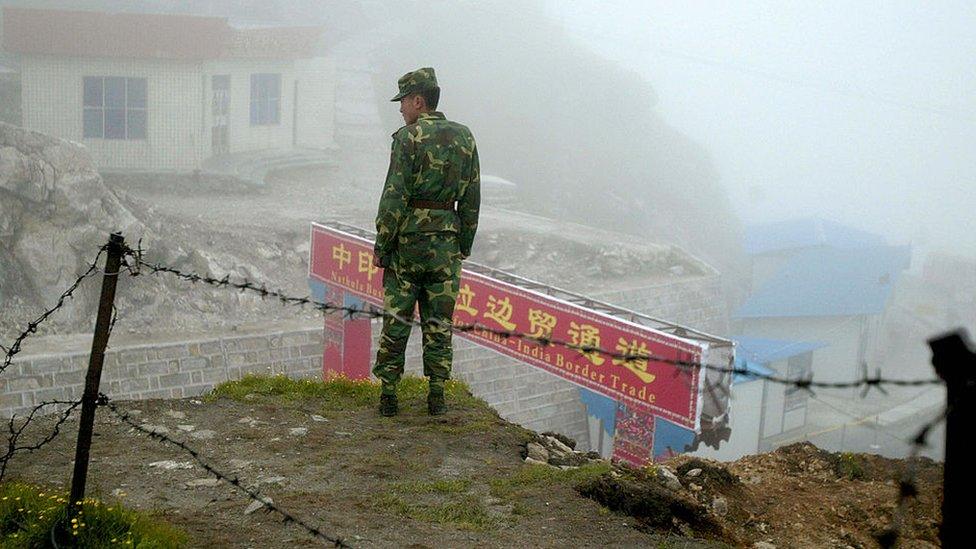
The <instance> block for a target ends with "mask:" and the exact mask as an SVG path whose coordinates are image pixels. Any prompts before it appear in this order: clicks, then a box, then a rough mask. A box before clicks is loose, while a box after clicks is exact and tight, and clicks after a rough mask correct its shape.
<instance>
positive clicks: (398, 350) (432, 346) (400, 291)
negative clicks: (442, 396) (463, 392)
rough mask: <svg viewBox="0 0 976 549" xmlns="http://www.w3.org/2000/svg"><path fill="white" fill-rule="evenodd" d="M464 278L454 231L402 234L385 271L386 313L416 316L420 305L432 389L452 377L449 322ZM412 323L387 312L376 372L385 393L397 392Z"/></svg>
mask: <svg viewBox="0 0 976 549" xmlns="http://www.w3.org/2000/svg"><path fill="white" fill-rule="evenodd" d="M460 277H461V253H460V252H459V251H458V241H457V236H456V235H455V234H454V233H411V234H407V235H402V236H400V237H399V239H398V241H397V249H396V251H395V252H394V254H393V257H392V258H391V262H390V266H389V267H387V268H386V270H385V271H384V272H383V293H384V295H383V302H384V309H385V310H386V311H387V312H391V313H394V314H395V315H397V316H398V317H400V318H405V319H412V318H413V317H414V310H415V307H419V309H420V321H421V332H422V334H423V353H424V375H425V376H427V378H428V379H429V380H430V387H431V391H433V392H437V391H438V390H440V391H443V388H444V382H445V381H447V380H448V379H450V378H451V362H452V360H453V349H452V345H451V335H452V334H451V330H450V325H451V322H452V319H453V317H454V302H455V300H456V299H457V293H458V287H459V285H460ZM410 328H411V326H410V324H406V323H404V322H401V321H399V320H396V319H393V318H390V317H385V318H384V319H383V334H382V336H380V343H379V349H378V350H377V352H376V364H375V365H374V366H373V375H375V376H376V377H377V378H378V379H379V380H380V381H381V382H382V383H383V393H385V394H394V393H395V392H396V384H397V382H399V381H400V377H401V376H402V375H403V364H404V353H405V351H406V348H407V340H408V339H409V337H410Z"/></svg>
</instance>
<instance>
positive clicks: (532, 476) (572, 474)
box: [489, 462, 610, 500]
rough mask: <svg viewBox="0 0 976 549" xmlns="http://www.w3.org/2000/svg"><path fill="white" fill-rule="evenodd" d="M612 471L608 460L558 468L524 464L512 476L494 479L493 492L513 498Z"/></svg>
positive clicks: (577, 482) (497, 495)
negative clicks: (573, 467)
mask: <svg viewBox="0 0 976 549" xmlns="http://www.w3.org/2000/svg"><path fill="white" fill-rule="evenodd" d="M609 471H610V464H609V463H606V462H601V463H588V464H586V465H583V466H582V467H579V468H576V469H567V470H565V471H564V470H562V469H557V468H555V467H549V466H548V465H523V466H522V467H521V468H519V469H518V470H517V471H516V472H515V473H513V474H512V475H510V476H507V477H502V478H496V479H492V480H491V481H490V482H489V485H490V486H491V494H492V495H493V496H495V497H498V498H503V499H507V500H511V499H513V498H517V497H518V496H520V495H522V494H525V493H527V492H536V491H538V490H539V489H545V488H548V487H551V486H556V485H570V486H576V485H577V484H580V483H582V482H584V481H587V480H590V479H594V478H597V477H599V476H600V475H603V474H605V473H607V472H609Z"/></svg>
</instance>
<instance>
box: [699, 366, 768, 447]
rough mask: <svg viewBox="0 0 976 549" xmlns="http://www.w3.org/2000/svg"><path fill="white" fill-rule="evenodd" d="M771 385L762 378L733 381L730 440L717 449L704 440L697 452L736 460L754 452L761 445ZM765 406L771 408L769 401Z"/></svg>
mask: <svg viewBox="0 0 976 549" xmlns="http://www.w3.org/2000/svg"><path fill="white" fill-rule="evenodd" d="M768 385H769V384H768V383H767V382H766V381H763V380H760V379H756V380H752V381H747V382H744V383H738V384H735V385H733V386H732V390H731V394H732V409H731V413H730V416H729V427H730V428H731V429H732V434H731V435H730V436H729V440H728V441H726V442H723V443H722V444H721V445H720V447H719V449H718V450H715V449H712V448H709V447H708V446H706V445H704V444H702V445H701V446H699V447H698V450H697V451H696V452H694V455H696V456H700V457H704V458H710V459H716V460H719V461H734V460H736V459H739V458H740V457H742V456H747V455H750V454H755V453H756V452H757V450H758V448H759V430H760V426H761V423H762V416H763V405H764V404H763V403H764V400H763V392H764V388H765V387H767V386H768ZM766 408H767V409H768V408H769V406H768V404H767V405H766ZM780 411H782V408H780Z"/></svg>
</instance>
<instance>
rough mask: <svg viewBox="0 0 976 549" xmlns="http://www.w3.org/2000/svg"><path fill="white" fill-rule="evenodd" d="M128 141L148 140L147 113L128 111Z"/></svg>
mask: <svg viewBox="0 0 976 549" xmlns="http://www.w3.org/2000/svg"><path fill="white" fill-rule="evenodd" d="M125 114H126V117H125V118H126V134H125V136H126V139H145V138H146V111H144V110H138V109H137V110H129V111H126V113H125Z"/></svg>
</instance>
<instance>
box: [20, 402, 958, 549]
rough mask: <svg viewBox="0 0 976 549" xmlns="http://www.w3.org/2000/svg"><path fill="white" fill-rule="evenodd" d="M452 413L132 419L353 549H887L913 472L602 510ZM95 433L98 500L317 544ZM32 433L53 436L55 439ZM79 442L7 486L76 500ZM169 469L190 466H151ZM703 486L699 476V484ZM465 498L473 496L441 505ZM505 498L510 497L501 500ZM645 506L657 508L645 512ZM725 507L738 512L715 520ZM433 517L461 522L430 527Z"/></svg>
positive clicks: (495, 423)
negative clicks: (719, 504) (763, 548)
mask: <svg viewBox="0 0 976 549" xmlns="http://www.w3.org/2000/svg"><path fill="white" fill-rule="evenodd" d="M451 404H452V406H451V410H450V411H449V412H448V414H447V415H446V416H443V417H439V418H431V417H429V416H428V415H427V414H426V410H425V408H424V402H423V400H422V399H420V398H415V399H412V400H408V401H406V402H404V401H402V400H401V414H400V415H399V416H398V417H396V418H382V417H380V416H379V415H378V414H377V413H376V412H375V411H374V410H373V408H372V407H371V406H370V407H365V406H358V407H347V408H345V409H338V408H336V407H335V406H333V405H331V404H330V403H329V402H328V401H325V400H321V399H306V400H301V401H281V400H280V399H279V398H278V397H270V396H263V395H250V396H249V397H248V398H247V399H246V400H244V401H237V400H231V399H228V398H216V399H212V398H205V399H202V400H196V399H185V400H170V401H142V402H125V403H121V404H120V406H121V407H122V408H123V409H125V410H128V411H131V412H132V413H133V414H134V416H133V417H134V419H136V420H137V421H138V422H140V423H142V424H144V425H148V426H152V427H151V428H156V429H158V428H159V427H164V428H165V429H166V430H167V435H169V436H172V437H173V438H175V439H178V440H182V441H185V442H186V443H187V444H188V445H189V446H191V447H193V448H195V449H197V450H199V451H200V453H201V455H203V456H206V458H205V459H206V460H207V461H208V462H209V463H210V464H211V465H213V466H214V467H216V468H217V469H218V470H222V471H225V472H227V473H230V474H231V475H236V476H239V478H240V479H241V480H242V481H243V482H244V483H245V484H250V485H256V486H258V487H259V490H260V492H261V493H262V494H264V495H266V496H270V497H271V498H272V499H273V501H274V502H275V504H277V505H279V506H281V507H282V508H284V509H286V510H287V511H289V512H291V513H293V514H294V515H296V516H298V517H301V518H303V519H305V520H307V521H309V522H310V523H312V524H314V525H316V526H318V527H320V528H321V529H322V530H323V531H325V532H326V533H328V534H331V535H337V536H341V537H342V538H344V539H345V540H347V541H348V542H349V543H350V544H352V545H353V546H356V547H387V546H410V547H444V546H448V547H457V546H476V547H479V546H480V547H510V546H530V547H535V546H540V547H556V546H566V545H570V544H572V545H574V546H584V547H597V546H600V547H602V546H622V547H636V546H641V547H648V546H658V547H719V546H726V544H728V545H732V546H742V547H749V546H752V545H753V544H754V543H756V542H767V543H772V544H774V545H775V546H776V547H838V548H846V547H854V548H861V547H875V546H876V542H875V541H874V537H873V536H874V535H875V534H877V533H878V532H880V531H882V530H884V529H885V528H887V527H889V526H890V525H891V519H892V513H893V512H894V509H895V501H896V494H897V490H898V488H897V483H896V481H895V479H897V478H900V476H901V475H902V474H903V472H904V467H905V462H904V461H903V460H889V459H884V458H880V457H878V456H872V455H863V454H857V455H846V456H840V455H834V454H829V453H827V452H823V451H821V450H819V449H817V448H816V447H814V446H812V445H809V444H797V445H793V446H790V447H786V448H783V449H780V450H778V451H776V452H772V453H769V454H762V455H756V456H748V457H745V458H743V459H741V460H739V461H736V462H733V463H729V464H718V463H714V462H705V461H702V460H696V459H693V458H689V457H685V456H682V457H679V458H676V459H675V460H672V461H671V462H669V463H667V464H665V467H668V468H669V470H672V471H674V472H676V474H677V475H678V477H679V479H680V480H681V484H682V488H681V490H679V491H676V492H675V491H670V490H665V489H663V487H661V486H660V480H659V478H658V476H657V475H656V474H653V473H649V471H651V470H638V471H635V470H628V469H622V468H616V469H614V470H612V471H611V472H610V473H607V474H605V475H604V476H603V477H596V479H595V480H592V479H591V480H592V482H593V483H597V484H599V483H602V484H603V485H604V486H608V487H609V488H611V490H609V491H605V494H604V495H603V496H602V497H601V496H600V495H599V494H596V493H595V492H594V490H593V489H592V486H591V487H590V488H589V489H587V488H586V484H587V481H586V479H584V480H583V481H582V484H581V483H580V479H574V478H573V477H571V476H567V477H563V478H556V479H554V480H548V481H539V480H538V479H537V478H536V477H537V475H531V474H526V471H529V472H531V470H533V469H536V468H539V467H542V468H545V467H547V466H539V465H526V464H525V463H524V462H523V456H524V454H525V444H526V443H527V442H529V441H531V440H533V439H535V436H536V435H534V434H533V433H531V432H529V431H526V430H524V429H522V428H520V427H518V426H516V425H512V424H510V423H508V422H506V421H504V420H502V419H501V418H499V417H498V416H497V414H496V413H494V412H493V411H492V410H491V409H490V408H488V407H487V406H485V405H483V404H481V403H480V402H478V401H475V400H474V399H470V400H469V401H467V402H465V403H463V404H461V403H458V402H454V401H452V402H451ZM313 414H314V415H318V416H320V417H319V418H313V417H312V416H313ZM97 417H98V422H97V425H96V436H95V439H94V441H95V442H94V446H93V449H92V456H93V458H92V464H91V473H90V477H89V487H90V488H89V494H95V495H98V496H99V497H101V498H103V499H105V500H107V501H113V502H114V501H120V502H123V503H124V504H126V505H128V506H132V507H135V508H139V509H143V510H147V511H151V512H154V513H156V514H158V516H159V517H160V518H161V519H162V520H166V521H167V522H170V523H172V524H174V525H176V526H178V527H180V528H182V529H185V530H186V531H187V532H188V533H189V537H190V539H191V540H192V542H191V545H192V546H194V547H204V546H210V547H286V546H315V545H317V542H316V541H315V540H313V539H312V538H311V537H310V536H308V535H307V534H306V533H305V532H304V531H303V530H301V529H299V528H297V527H295V526H293V525H284V524H281V523H280V521H279V519H278V518H276V517H275V516H273V515H271V514H268V513H266V512H265V511H260V510H259V511H256V512H254V513H252V514H249V515H248V514H245V509H246V508H247V506H248V505H249V504H250V503H251V501H250V500H248V499H247V498H246V496H244V495H243V494H242V493H241V492H239V491H237V490H235V489H234V488H233V487H231V486H230V485H229V484H227V483H220V484H218V485H216V486H198V487H187V484H186V483H187V482H192V481H194V480H198V479H204V478H207V477H208V475H207V474H206V472H205V471H204V470H203V469H202V468H201V466H200V465H199V464H197V463H195V462H194V461H193V458H192V457H191V456H189V455H187V454H186V453H184V452H183V451H181V450H179V449H177V448H175V447H172V446H167V445H164V444H162V443H160V442H158V441H154V440H151V439H149V438H148V437H147V436H145V435H143V434H140V433H138V432H137V431H135V430H133V429H131V428H129V427H128V426H126V425H123V424H121V423H120V422H119V421H118V420H116V419H114V418H113V417H112V416H111V414H110V413H108V411H107V410H101V411H100V412H99V414H98V416H97ZM45 421H50V418H47V419H45ZM74 425H76V423H74V422H72V424H71V425H70V426H69V428H68V429H66V430H65V433H73V429H72V428H71V427H73V426H74ZM181 426H183V427H181ZM187 426H192V429H191V428H190V427H187ZM295 428H305V429H307V433H306V434H303V435H299V434H295V432H293V431H292V429H295ZM33 432H36V433H43V432H45V429H44V426H43V425H38V426H37V428H36V430H34V431H33ZM73 442H74V440H73V436H71V435H67V436H61V437H60V438H58V439H57V440H56V441H55V442H54V443H53V444H51V445H49V446H47V447H45V448H43V449H42V450H41V451H38V452H36V453H35V454H33V455H31V456H24V455H21V456H19V457H18V458H16V459H15V460H14V461H13V462H12V467H11V470H10V473H9V474H10V477H8V478H14V479H20V480H27V481H31V482H35V483H41V484H45V485H60V486H64V485H66V484H67V483H68V482H69V474H70V473H69V471H70V469H71V459H72V456H73ZM163 460H173V461H175V462H177V463H179V464H187V465H189V466H190V467H188V468H186V469H173V470H166V469H162V468H160V467H158V466H156V467H154V466H151V465H150V464H152V463H155V462H159V461H163ZM235 460H236V461H235ZM916 467H917V471H918V486H919V489H920V493H919V496H918V498H917V500H915V501H913V502H912V503H911V504H910V505H909V507H908V508H907V513H906V514H905V517H906V521H905V528H904V529H903V531H902V541H901V543H900V545H899V547H933V546H936V545H937V531H938V523H939V520H940V516H939V511H938V510H939V508H940V504H941V482H942V467H941V465H938V464H934V463H933V462H931V461H928V460H920V461H918V462H917V463H916ZM693 469H702V472H701V473H699V474H697V475H696V476H689V472H690V471H692V470H693ZM621 472H622V473H621ZM852 477H854V478H852ZM452 482H453V483H457V485H458V486H460V487H461V488H460V489H449V490H438V489H433V490H431V489H429V487H430V486H434V485H437V483H441V484H444V483H448V484H450V483H452ZM498 482H502V483H504V486H506V487H507V488H505V489H504V490H501V491H499V490H498V489H497V487H496V486H495V483H498ZM641 485H643V487H642V488H640V486H641ZM411 486H412V487H414V488H410V487H411ZM420 486H427V487H428V489H420V488H417V487H420ZM635 486H637V487H638V488H635ZM607 493H609V494H612V497H611V498H610V499H612V501H610V500H608V497H607V495H606V494H607ZM636 493H641V494H643V496H642V497H643V498H644V499H643V500H641V501H640V502H639V503H640V504H639V505H638V504H635V501H637V500H635V499H633V494H636ZM581 494H587V495H590V496H592V497H593V498H595V499H597V500H599V501H600V502H602V503H605V504H606V505H607V507H604V506H603V505H601V504H600V503H597V501H594V499H590V498H588V497H584V495H581ZM648 494H650V496H648ZM628 498H630V500H629V502H628ZM716 498H722V499H724V500H725V502H726V504H727V511H725V512H724V513H723V512H721V511H718V510H716V504H715V503H714V501H715V499H716ZM662 502H663V503H662ZM627 505H630V507H627ZM661 505H663V507H661ZM610 509H614V510H613V511H611V510H610ZM437 510H440V511H439V512H443V511H445V510H450V511H449V513H448V515H436V516H437V517H439V518H434V516H435V515H430V514H429V513H434V512H438V511H437ZM425 513H428V514H425ZM696 538H698V539H696Z"/></svg>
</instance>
